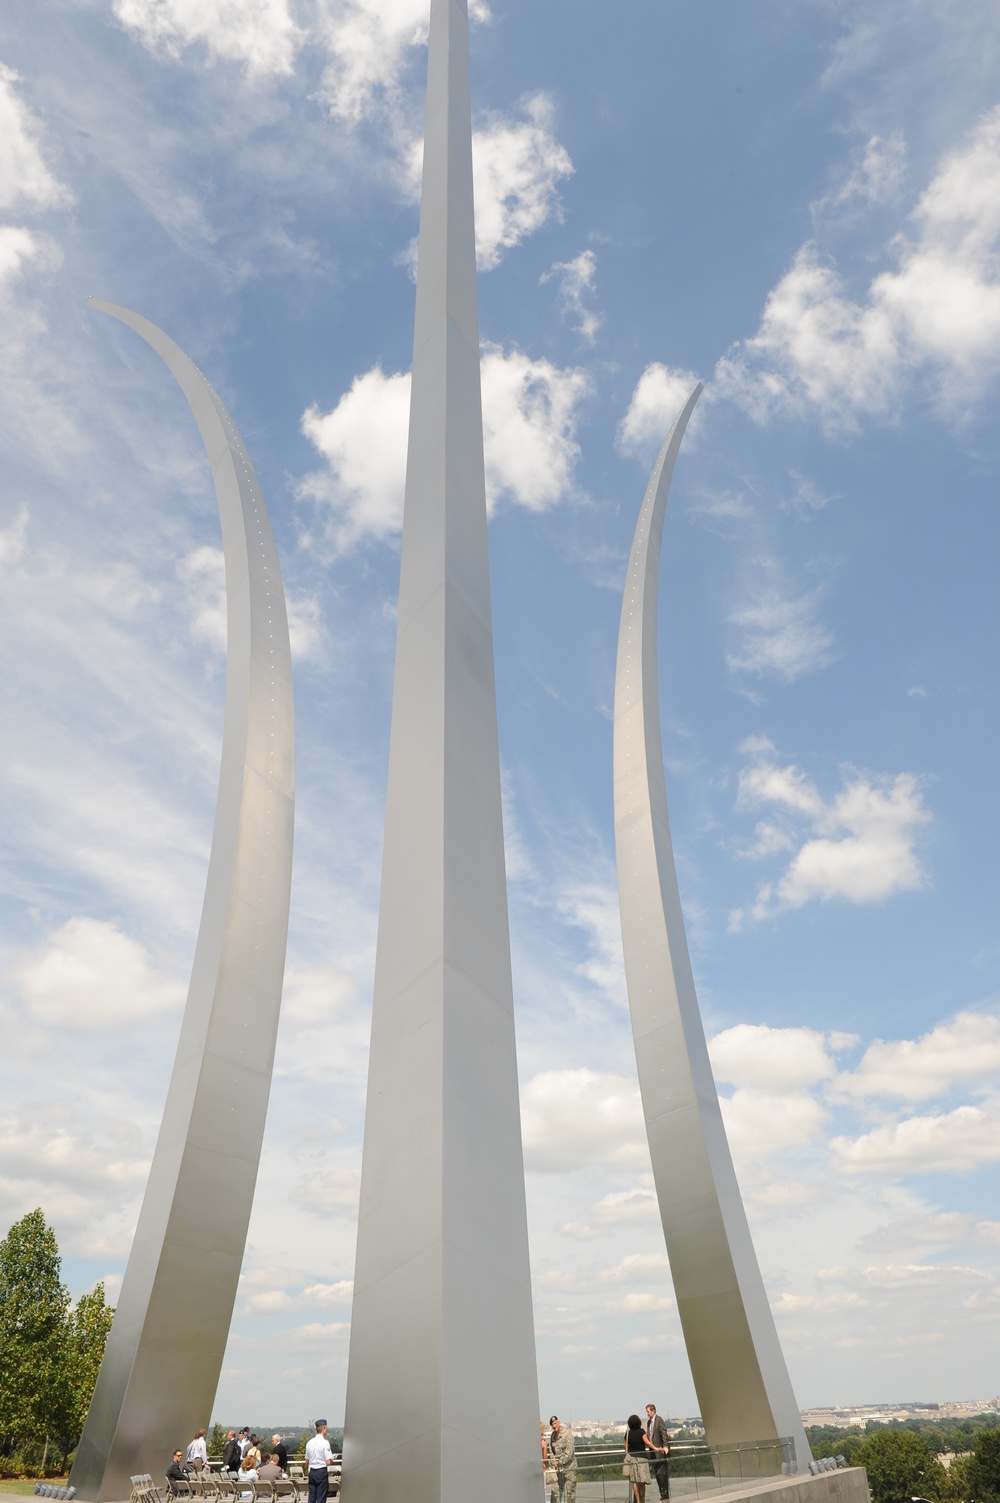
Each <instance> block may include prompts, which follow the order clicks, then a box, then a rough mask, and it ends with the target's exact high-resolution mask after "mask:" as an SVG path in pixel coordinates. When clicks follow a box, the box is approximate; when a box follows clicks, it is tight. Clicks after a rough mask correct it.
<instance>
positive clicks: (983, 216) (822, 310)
mask: <svg viewBox="0 0 1000 1503" xmlns="http://www.w3.org/2000/svg"><path fill="white" fill-rule="evenodd" d="M896 156H897V157H898V152H897V153H896ZM892 157H893V153H892V151H889V152H888V153H886V152H885V151H883V152H882V153H881V155H879V154H876V155H875V156H874V157H873V158H872V159H871V160H870V162H869V166H868V173H867V180H868V182H869V184H870V190H869V191H870V192H872V193H876V192H880V191H884V188H885V184H886V182H887V181H888V180H891V177H892V173H893V171H894V170H895V169H894V166H893V161H892ZM891 254H892V256H893V258H894V260H895V263H896V264H895V266H894V267H893V268H892V269H889V270H885V271H882V272H880V273H879V274H878V275H877V276H876V277H874V278H873V280H872V281H871V283H870V285H869V287H868V289H867V293H866V295H865V296H864V297H863V298H862V299H860V300H855V299H854V298H852V297H851V296H850V294H849V292H848V290H847V289H846V287H845V285H844V282H843V280H842V278H841V276H840V274H839V272H838V270H837V268H836V267H835V266H834V265H833V264H832V262H830V261H828V260H826V259H825V258H824V257H823V256H822V254H821V253H820V251H819V249H818V247H817V246H816V245H815V244H812V243H810V244H807V245H804V246H803V247H802V248H801V249H800V251H799V252H798V254H797V256H796V258H795V260H794V262H793V264H792V266H791V268H790V269H789V271H788V272H787V273H786V274H785V276H784V277H782V279H781V281H780V282H779V283H778V285H777V286H776V287H775V288H774V290H773V291H772V292H771V293H770V295H769V296H768V299H767V302H766V304H765V307H764V312H763V315H762V317H761V322H760V327H759V328H758V330H757V333H756V334H755V335H753V337H752V338H750V339H747V340H745V341H743V342H742V343H741V344H739V345H737V346H735V347H734V348H733V349H732V350H731V351H730V352H729V354H728V355H727V356H726V357H725V358H724V359H723V360H722V361H720V363H719V365H718V367H717V369H716V375H715V379H716V382H717V385H718V386H719V388H720V390H721V391H722V392H724V393H725V394H727V395H729V396H731V397H733V398H734V399H735V400H737V401H739V402H741V403H742V404H743V405H744V406H745V407H746V408H747V409H748V410H749V411H750V412H751V414H752V415H753V416H754V417H755V418H756V419H757V420H758V421H761V422H764V421H766V420H767V419H768V418H769V417H770V416H771V415H772V414H774V413H776V412H789V413H793V414H796V415H807V414H816V415H817V416H818V417H819V418H820V421H821V422H822V423H823V424H824V426H825V427H826V428H827V429H828V430H830V431H832V432H838V431H841V432H842V431H849V430H851V429H853V428H856V427H857V426H858V423H859V421H860V419H861V418H862V417H864V416H871V417H876V418H886V417H891V416H892V415H893V414H894V413H895V412H896V411H897V409H898V407H899V404H900V402H901V399H902V397H903V395H904V393H905V390H906V387H907V383H908V382H909V381H910V380H911V379H914V378H915V377H916V376H918V375H922V376H923V377H924V379H925V380H926V381H927V382H928V383H929V386H930V388H931V390H932V391H933V392H934V393H935V394H936V396H937V398H938V400H939V403H940V405H941V406H942V408H943V409H945V410H949V411H950V410H958V409H959V408H960V407H961V406H962V404H963V403H965V402H967V401H969V400H970V399H973V398H975V397H976V396H977V395H981V394H982V391H983V388H984V384H985V383H986V382H987V380H988V379H989V378H991V377H992V376H993V375H995V373H996V371H997V369H998V367H1000V107H997V108H996V109H993V110H991V111H990V112H989V113H988V114H987V115H986V116H985V117H984V118H983V119H982V120H981V121H980V123H979V125H978V126H977V127H976V128H975V129H974V130H973V131H972V132H971V133H970V134H969V136H967V137H966V139H965V140H964V141H963V142H962V144H961V145H960V146H958V147H957V148H956V149H955V150H954V151H952V152H950V153H949V154H948V155H947V156H946V157H945V158H944V160H943V161H942V163H941V165H940V167H939V169H938V171H937V173H936V174H935V176H934V178H933V179H932V181H931V182H930V184H929V185H928V187H927V188H926V190H925V191H924V193H923V195H922V196H921V198H920V200H919V202H918V203H917V205H916V208H915V209H914V211H913V214H912V216H911V230H910V233H909V234H908V235H903V236H900V237H897V239H896V240H895V241H894V242H893V245H892V248H891Z"/></svg>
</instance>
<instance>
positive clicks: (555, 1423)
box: [549, 1414, 576, 1503]
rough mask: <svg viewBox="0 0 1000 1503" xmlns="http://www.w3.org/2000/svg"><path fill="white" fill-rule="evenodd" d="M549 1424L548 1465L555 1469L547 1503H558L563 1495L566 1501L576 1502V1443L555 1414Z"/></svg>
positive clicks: (568, 1502)
mask: <svg viewBox="0 0 1000 1503" xmlns="http://www.w3.org/2000/svg"><path fill="white" fill-rule="evenodd" d="M549 1424H550V1425H551V1426H552V1434H551V1435H550V1436H549V1465H550V1466H554V1467H555V1469H556V1485H555V1487H553V1489H552V1492H551V1496H550V1499H549V1503H560V1500H561V1499H562V1498H563V1496H565V1499H566V1503H576V1445H575V1444H574V1441H573V1437H572V1435H571V1434H570V1432H569V1431H568V1430H567V1429H566V1426H565V1425H564V1424H563V1423H562V1421H561V1420H560V1418H559V1416H558V1415H557V1414H554V1415H553V1416H552V1418H551V1419H550V1420H549Z"/></svg>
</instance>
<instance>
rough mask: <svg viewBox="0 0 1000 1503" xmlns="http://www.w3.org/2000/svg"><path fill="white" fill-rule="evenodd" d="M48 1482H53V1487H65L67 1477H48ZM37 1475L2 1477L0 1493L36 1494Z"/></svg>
mask: <svg viewBox="0 0 1000 1503" xmlns="http://www.w3.org/2000/svg"><path fill="white" fill-rule="evenodd" d="M45 1480H46V1482H51V1484H52V1486H53V1487H65V1486H66V1483H67V1481H68V1480H69V1479H68V1478H67V1477H46V1479H45ZM36 1481H38V1478H36V1477H23V1478H22V1477H18V1478H13V1477H0V1493H15V1494H16V1495H17V1496H18V1497H21V1498H30V1497H33V1496H34V1492H35V1483H36Z"/></svg>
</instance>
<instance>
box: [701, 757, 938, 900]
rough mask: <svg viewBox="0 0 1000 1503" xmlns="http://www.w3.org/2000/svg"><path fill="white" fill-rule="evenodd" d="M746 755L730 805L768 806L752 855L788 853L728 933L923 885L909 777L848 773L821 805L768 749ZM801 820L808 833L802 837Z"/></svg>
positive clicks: (923, 813)
mask: <svg viewBox="0 0 1000 1503" xmlns="http://www.w3.org/2000/svg"><path fill="white" fill-rule="evenodd" d="M747 749H751V750H753V751H755V753H756V761H755V763H754V764H753V765H752V766H750V767H746V768H744V769H743V771H742V772H741V773H740V779H739V793H738V805H739V807H741V808H744V809H753V808H759V807H760V806H761V805H763V804H772V805H774V806H776V808H777V810H778V815H779V823H778V825H777V826H774V825H771V824H767V823H765V825H764V826H763V827H761V826H758V827H757V828H758V844H757V846H756V848H755V849H754V850H753V851H752V854H754V855H760V856H763V855H766V854H770V853H773V852H775V851H778V850H781V849H794V850H795V854H794V855H793V857H792V859H791V861H790V862H789V864H788V866H787V867H786V869H785V871H784V873H783V874H782V876H781V877H779V878H777V879H776V880H771V881H767V882H764V883H762V884H761V886H760V887H759V888H758V889H757V896H756V898H755V900H754V902H753V903H752V905H751V906H750V908H749V909H736V910H734V912H733V913H732V914H731V915H730V926H731V928H733V929H739V928H740V927H741V925H742V924H743V923H744V921H745V920H747V919H748V918H749V919H764V918H768V917H771V916H772V915H774V914H776V913H781V912H784V911H786V910H788V909H791V908H801V907H802V906H803V904H805V903H809V902H812V901H813V900H816V899H819V900H821V901H824V902H825V901H829V900H830V899H843V900H845V901H847V902H851V903H876V902H881V901H883V900H884V899H885V898H887V897H890V896H891V895H892V894H893V893H897V892H907V891H912V890H914V889H916V888H920V887H922V886H924V883H925V881H926V875H925V873H924V870H923V867H922V866H921V864H920V861H919V859H918V857H917V853H916V849H915V845H916V838H917V832H918V830H919V828H920V826H921V825H923V824H926V823H927V821H928V820H929V819H930V817H931V816H930V815H929V814H928V812H927V810H926V809H925V808H924V804H923V797H922V794H921V789H920V784H919V781H918V779H917V778H915V777H914V776H913V775H912V773H905V772H904V773H899V774H898V775H897V776H896V777H894V778H893V777H883V778H875V779H873V778H871V777H868V776H865V775H864V774H857V775H854V776H853V777H850V778H849V780H848V781H847V782H846V783H845V784H844V786H843V787H842V788H841V790H840V792H839V793H838V794H836V796H835V797H834V798H833V799H832V800H831V801H830V802H829V803H826V802H825V801H824V800H823V799H822V798H821V797H820V794H819V793H818V791H817V789H816V788H815V787H814V785H813V784H812V783H811V782H810V780H809V779H808V778H807V777H806V776H805V774H804V773H802V772H801V771H800V769H799V768H797V767H795V766H786V767H779V766H778V765H777V764H776V763H774V762H773V761H771V760H770V757H769V752H770V751H771V750H773V748H771V747H770V746H769V743H767V742H761V743H754V744H753V745H752V746H750V745H748V747H747ZM803 821H805V822H806V823H807V825H808V827H809V833H808V834H806V835H803V832H802V830H801V828H800V825H801V823H802V822H803Z"/></svg>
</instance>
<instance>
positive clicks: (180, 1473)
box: [167, 1450, 190, 1497]
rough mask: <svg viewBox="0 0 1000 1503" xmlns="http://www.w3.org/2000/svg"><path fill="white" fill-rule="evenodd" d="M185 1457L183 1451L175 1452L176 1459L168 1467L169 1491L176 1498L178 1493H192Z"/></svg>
mask: <svg viewBox="0 0 1000 1503" xmlns="http://www.w3.org/2000/svg"><path fill="white" fill-rule="evenodd" d="M183 1455H184V1452H183V1451H179V1450H178V1451H175V1452H174V1459H173V1461H172V1462H171V1463H170V1465H169V1466H168V1467H167V1490H168V1492H170V1493H172V1494H173V1495H174V1497H176V1496H177V1495H178V1493H186V1492H189V1491H190V1489H189V1487H188V1485H187V1484H188V1477H189V1475H190V1474H189V1472H188V1469H187V1467H186V1466H184V1465H183V1462H182V1457H183Z"/></svg>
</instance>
